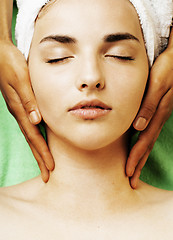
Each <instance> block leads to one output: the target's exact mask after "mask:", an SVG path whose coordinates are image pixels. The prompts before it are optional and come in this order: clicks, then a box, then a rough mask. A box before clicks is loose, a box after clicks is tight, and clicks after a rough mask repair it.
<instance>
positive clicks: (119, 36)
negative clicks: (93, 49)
mask: <svg viewBox="0 0 173 240" xmlns="http://www.w3.org/2000/svg"><path fill="white" fill-rule="evenodd" d="M122 40H135V41H137V42H139V39H138V38H136V37H135V36H134V35H132V34H130V33H116V34H108V35H106V36H105V37H104V38H103V41H104V42H106V43H111V42H118V41H122ZM47 41H50V42H54V41H55V42H59V43H63V44H74V43H76V42H77V40H76V39H75V38H73V37H70V36H66V35H64V36H61V35H50V36H47V37H45V38H43V39H42V40H41V41H40V43H43V42H47Z"/></svg>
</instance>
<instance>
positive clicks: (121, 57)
mask: <svg viewBox="0 0 173 240" xmlns="http://www.w3.org/2000/svg"><path fill="white" fill-rule="evenodd" d="M105 57H112V58H117V59H119V60H122V61H134V60H135V59H134V58H132V57H130V56H117V55H105Z"/></svg>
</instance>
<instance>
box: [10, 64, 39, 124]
mask: <svg viewBox="0 0 173 240" xmlns="http://www.w3.org/2000/svg"><path fill="white" fill-rule="evenodd" d="M21 76H22V77H21ZM9 85H10V86H11V87H12V88H13V89H14V90H15V91H16V93H17V94H18V96H19V97H20V100H21V103H22V105H23V107H24V109H25V111H26V114H27V116H28V118H29V120H30V121H31V123H32V124H38V123H40V121H41V114H40V111H39V109H38V106H37V103H36V99H35V96H34V93H33V91H32V88H31V84H30V79H29V73H28V68H24V69H23V72H21V74H20V75H18V76H17V79H16V80H15V85H14V87H13V85H11V84H9Z"/></svg>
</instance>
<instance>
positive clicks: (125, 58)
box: [46, 55, 134, 64]
mask: <svg viewBox="0 0 173 240" xmlns="http://www.w3.org/2000/svg"><path fill="white" fill-rule="evenodd" d="M105 57H112V58H117V59H119V60H122V61H133V60H134V58H132V57H130V56H117V55H105ZM69 58H74V57H72V56H69V57H63V58H56V59H50V60H48V61H47V62H46V63H50V64H53V63H58V62H59V63H60V62H63V61H65V60H66V59H69Z"/></svg>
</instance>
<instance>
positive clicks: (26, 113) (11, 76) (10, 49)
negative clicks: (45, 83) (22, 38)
mask: <svg viewBox="0 0 173 240" xmlns="http://www.w3.org/2000/svg"><path fill="white" fill-rule="evenodd" d="M0 90H1V92H2V95H3V97H4V99H5V101H6V104H7V107H8V109H9V111H10V112H11V113H12V115H13V116H14V117H15V119H16V120H17V122H18V124H19V126H20V128H21V130H22V132H23V134H24V136H25V138H26V140H27V142H28V143H29V145H30V148H31V150H32V152H33V154H34V156H35V158H36V160H37V162H38V165H39V168H40V170H41V175H42V179H43V181H44V182H47V181H48V179H49V170H53V168H54V161H53V158H52V155H51V154H50V152H49V149H48V146H47V144H46V142H45V140H44V138H43V137H42V135H41V134H40V131H39V129H38V127H37V126H35V125H37V124H38V123H40V121H41V114H40V112H39V109H38V106H37V103H36V100H35V97H34V94H33V91H32V88H31V84H30V79H29V72H28V67H27V63H26V60H25V58H24V56H23V55H22V53H21V52H20V51H19V50H18V49H17V48H16V47H15V46H14V45H13V43H12V42H11V41H2V40H1V41H0Z"/></svg>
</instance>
